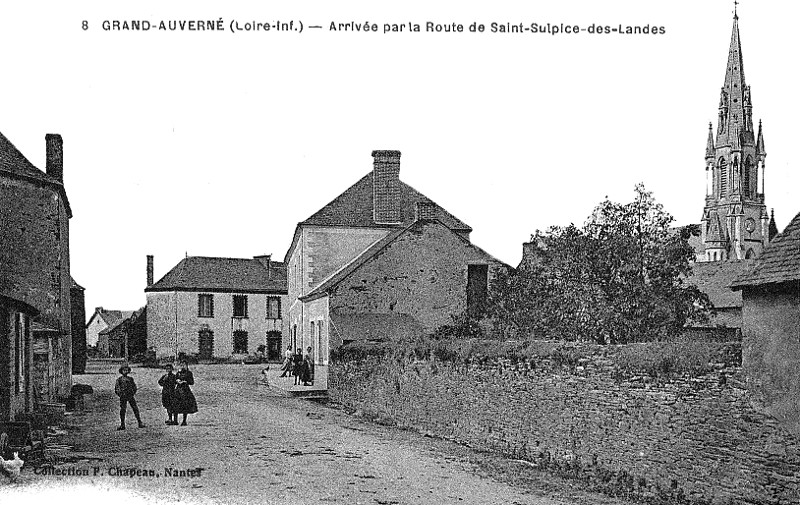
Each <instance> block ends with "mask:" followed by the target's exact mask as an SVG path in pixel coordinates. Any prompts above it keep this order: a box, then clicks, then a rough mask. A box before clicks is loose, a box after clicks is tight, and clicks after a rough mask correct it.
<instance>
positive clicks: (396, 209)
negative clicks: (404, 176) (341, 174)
mask: <svg viewBox="0 0 800 505" xmlns="http://www.w3.org/2000/svg"><path fill="white" fill-rule="evenodd" d="M372 157H373V171H372V201H373V219H374V220H375V223H377V224H401V223H402V222H403V211H402V209H401V208H400V151H372Z"/></svg>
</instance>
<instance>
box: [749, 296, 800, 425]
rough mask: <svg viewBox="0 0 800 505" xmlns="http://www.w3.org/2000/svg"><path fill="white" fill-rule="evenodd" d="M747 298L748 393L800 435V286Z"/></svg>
mask: <svg viewBox="0 0 800 505" xmlns="http://www.w3.org/2000/svg"><path fill="white" fill-rule="evenodd" d="M743 297H744V302H745V303H744V318H743V325H742V334H743V338H742V355H743V356H742V357H743V364H744V368H745V372H746V374H747V378H748V390H749V391H751V392H752V393H753V394H754V395H755V396H757V397H758V399H759V400H760V402H762V403H763V404H764V405H766V406H767V407H768V409H769V412H770V413H771V414H772V415H774V416H775V417H776V418H778V419H779V420H781V421H782V422H783V423H784V424H785V426H787V428H788V429H789V430H791V431H792V432H793V433H795V434H800V405H799V404H798V398H800V369H798V364H800V345H798V342H800V283H798V282H795V283H783V284H776V285H772V286H762V287H745V288H744V290H743Z"/></svg>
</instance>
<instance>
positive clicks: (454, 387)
mask: <svg viewBox="0 0 800 505" xmlns="http://www.w3.org/2000/svg"><path fill="white" fill-rule="evenodd" d="M613 352H614V351H613V348H609V347H595V348H590V347H586V348H582V349H581V354H582V355H583V356H584V358H582V359H580V360H578V361H577V362H575V363H571V364H566V365H560V364H559V363H554V362H552V360H549V359H545V358H537V359H534V360H532V361H530V362H528V363H524V364H512V363H510V362H504V363H492V364H483V365H476V364H472V365H453V364H450V363H446V362H436V361H418V362H414V363H402V362H396V361H391V360H387V359H376V360H369V361H351V362H345V363H338V364H335V365H333V366H332V367H331V369H330V373H329V388H330V389H329V391H330V397H331V400H333V401H335V402H337V403H340V404H342V405H344V406H346V407H349V408H352V409H356V410H359V411H360V413H361V414H363V415H365V416H367V417H370V418H372V419H374V420H376V421H378V422H382V423H387V424H396V425H398V426H400V427H405V428H411V429H415V430H418V431H421V432H425V433H430V434H432V435H434V436H438V437H443V438H448V439H452V440H454V441H457V442H460V443H464V444H467V445H469V446H472V447H475V448H477V449H485V450H492V451H497V452H500V453H502V454H505V455H507V456H509V457H512V458H519V459H524V460H526V461H529V462H532V463H533V464H535V465H536V466H538V467H540V468H543V469H547V470H551V471H555V472H557V473H560V474H562V475H570V476H573V477H575V478H579V479H583V480H586V481H588V482H591V483H592V485H594V486H596V487H597V488H600V489H604V490H606V491H608V492H612V493H623V494H630V495H632V496H636V497H639V498H645V499H650V500H652V501H654V502H656V503H671V504H675V503H696V504H704V503H713V504H733V503H737V504H739V503H747V504H789V503H800V484H799V483H800V440H798V439H797V438H795V437H794V436H793V435H791V434H789V433H788V432H787V431H786V430H785V429H783V428H782V427H781V426H780V425H779V423H778V422H777V421H776V420H774V419H773V418H771V417H769V416H767V415H765V414H763V413H761V412H760V411H759V410H757V409H756V408H754V407H753V406H752V405H751V399H750V398H749V396H748V394H747V392H746V390H745V389H744V381H743V380H742V378H741V370H740V368H739V367H738V366H735V365H731V364H722V363H721V364H719V365H718V366H717V367H716V369H715V371H713V372H711V373H708V374H706V375H704V376H701V377H689V376H680V377H675V378H671V379H669V380H661V381H656V380H654V379H652V378H650V377H644V376H636V377H632V376H627V377H625V376H622V375H621V373H620V370H619V368H618V367H617V366H616V365H615V363H614V359H613Z"/></svg>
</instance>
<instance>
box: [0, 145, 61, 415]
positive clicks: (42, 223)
mask: <svg viewBox="0 0 800 505" xmlns="http://www.w3.org/2000/svg"><path fill="white" fill-rule="evenodd" d="M45 148H46V171H45V172H43V171H41V170H39V169H38V168H36V167H35V166H34V165H33V164H32V163H31V162H30V161H28V159H27V158H26V157H25V156H24V155H23V154H22V153H21V152H19V150H17V148H16V147H15V146H14V145H13V144H12V143H11V142H10V141H9V140H8V139H7V138H6V137H5V136H3V135H2V134H0V216H2V217H3V219H1V220H0V243H2V244H3V247H0V292H2V293H4V294H5V296H7V297H9V298H11V299H14V300H17V301H20V302H24V303H26V304H27V305H29V306H32V307H34V308H36V310H38V311H39V313H38V316H36V318H35V320H34V322H33V323H32V324H31V330H32V333H33V339H34V341H38V342H39V343H40V348H46V349H47V350H48V352H49V354H48V355H47V360H48V362H49V366H48V369H49V370H50V371H49V373H50V374H51V375H50V376H49V377H48V380H47V384H48V387H49V389H48V390H47V391H46V392H45V393H46V396H47V398H49V399H59V398H65V397H67V396H68V395H69V393H70V389H71V386H72V317H71V302H70V287H71V285H72V282H71V277H70V261H69V259H70V256H69V254H70V250H69V219H70V218H71V217H72V210H71V208H70V204H69V200H68V199H67V193H66V191H65V189H64V177H63V174H64V156H63V141H62V139H61V136H60V135H55V134H48V135H46V136H45Z"/></svg>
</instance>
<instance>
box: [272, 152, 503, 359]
mask: <svg viewBox="0 0 800 505" xmlns="http://www.w3.org/2000/svg"><path fill="white" fill-rule="evenodd" d="M372 157H373V168H372V171H371V172H370V173H368V174H367V175H366V176H364V177H363V178H362V179H361V180H359V181H358V182H356V183H355V184H354V185H353V186H351V187H350V188H348V189H347V190H345V191H344V192H343V193H342V194H341V195H339V196H338V197H336V198H335V199H334V200H333V201H331V202H330V203H328V204H327V205H326V206H324V207H323V208H322V209H320V210H319V211H318V212H316V213H315V214H314V215H312V216H311V217H309V218H308V219H306V220H305V221H302V222H300V223H298V225H297V228H296V229H295V234H294V237H293V240H292V244H291V246H290V248H289V250H288V251H287V253H286V257H285V262H286V265H287V280H288V282H287V285H288V293H289V307H288V311H287V312H288V314H287V325H288V327H287V332H286V334H287V339H286V342H285V343H284V347H286V346H291V347H292V348H293V349H297V348H303V349H306V348H307V347H309V346H310V347H311V348H312V352H313V355H314V357H315V362H316V363H317V364H318V365H325V364H327V362H328V356H329V352H330V350H331V349H332V348H333V347H335V346H337V345H340V344H341V343H343V342H348V341H353V340H364V339H367V340H373V339H374V340H379V339H385V338H399V337H400V336H401V335H400V334H399V333H398V331H396V330H397V328H403V329H405V331H408V332H426V331H432V330H434V329H435V328H436V327H438V326H440V325H443V324H449V323H451V322H452V317H453V316H458V315H460V314H462V313H464V312H465V311H467V310H469V308H470V303H472V305H473V306H474V307H478V306H479V305H480V303H482V302H481V301H480V300H484V301H485V298H486V296H487V295H486V292H487V289H488V284H489V280H490V276H491V275H492V272H494V271H495V270H496V269H497V268H504V267H505V266H504V265H503V264H502V263H501V262H499V261H497V260H495V259H494V258H492V257H491V256H490V255H488V254H487V253H485V252H484V251H482V250H480V249H479V248H477V247H475V246H474V245H472V244H471V243H470V240H469V235H470V232H471V231H472V229H471V228H470V227H469V226H468V225H466V224H465V223H464V222H462V221H461V220H459V219H458V218H456V217H455V216H453V215H452V214H450V213H449V212H447V211H446V210H444V209H443V208H441V207H440V206H439V205H437V204H436V203H434V202H433V201H432V200H430V199H429V198H427V197H426V196H424V195H422V194H421V193H419V192H418V191H417V190H415V189H414V188H412V187H410V186H408V185H407V184H405V183H404V182H402V181H401V180H400V177H399V174H400V152H399V151H374V152H373V153H372ZM475 311H476V313H477V311H478V309H477V308H476V309H475Z"/></svg>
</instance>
